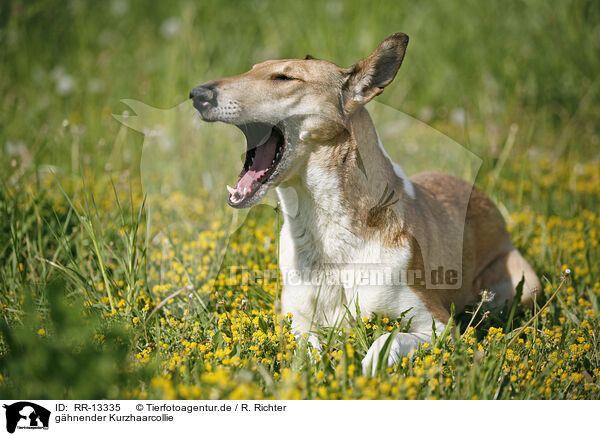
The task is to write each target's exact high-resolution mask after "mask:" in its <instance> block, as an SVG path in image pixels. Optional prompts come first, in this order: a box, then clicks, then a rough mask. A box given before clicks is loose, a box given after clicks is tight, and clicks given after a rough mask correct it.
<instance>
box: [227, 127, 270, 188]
mask: <svg viewBox="0 0 600 436" xmlns="http://www.w3.org/2000/svg"><path fill="white" fill-rule="evenodd" d="M276 151H277V136H276V135H271V136H269V138H268V139H267V142H265V143H264V144H263V145H260V146H258V147H256V152H255V154H254V162H252V166H251V167H250V168H249V169H248V171H246V173H245V174H244V175H243V176H242V177H241V178H240V179H239V180H238V182H237V183H236V184H235V191H237V192H238V193H239V194H241V196H244V195H246V193H248V192H251V191H252V187H253V185H254V184H255V183H257V182H258V179H260V178H261V176H263V175H264V174H265V173H266V172H267V170H268V169H269V167H270V166H271V164H272V163H273V159H275V152H276Z"/></svg>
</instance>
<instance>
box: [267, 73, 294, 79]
mask: <svg viewBox="0 0 600 436" xmlns="http://www.w3.org/2000/svg"><path fill="white" fill-rule="evenodd" d="M271 79H272V80H281V81H289V80H297V79H296V78H294V77H290V76H286V75H285V74H274V75H273V76H272V77H271Z"/></svg>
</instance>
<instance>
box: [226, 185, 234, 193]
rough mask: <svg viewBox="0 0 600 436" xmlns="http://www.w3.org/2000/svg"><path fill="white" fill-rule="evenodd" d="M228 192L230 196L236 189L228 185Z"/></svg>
mask: <svg viewBox="0 0 600 436" xmlns="http://www.w3.org/2000/svg"><path fill="white" fill-rule="evenodd" d="M227 192H229V193H230V194H233V193H234V192H235V189H233V188H232V187H231V186H229V185H227Z"/></svg>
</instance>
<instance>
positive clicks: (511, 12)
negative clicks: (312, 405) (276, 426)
mask: <svg viewBox="0 0 600 436" xmlns="http://www.w3.org/2000/svg"><path fill="white" fill-rule="evenodd" d="M598 23H600V7H598V5H597V3H596V2H593V1H583V0H575V1H565V2H555V3H548V2H542V1H538V0H530V1H508V2H477V1H470V0H469V1H466V2H459V1H445V2H441V1H440V2H433V3H428V4H423V3H417V2H408V1H406V2H397V1H386V2H378V4H377V7H375V6H374V5H373V4H369V3H367V2H364V3H363V2H355V1H352V2H317V1H312V0H311V1H308V2H289V3H282V2H242V1H233V2H216V1H203V2H192V1H185V0H181V1H178V2H169V3H166V2H165V3H154V2H153V3H151V4H150V3H147V2H142V1H126V0H115V1H112V2H109V3H108V4H103V3H100V2H83V1H70V2H67V4H66V5H65V4H64V2H58V1H45V2H17V1H7V2H3V3H2V5H0V42H1V44H2V48H3V49H2V51H0V105H1V108H2V110H1V111H0V139H1V141H0V156H1V157H2V158H1V159H0V174H1V175H2V177H1V180H2V184H1V185H0V235H1V236H0V323H1V325H2V327H1V335H2V336H1V337H0V395H1V396H2V397H5V398H6V397H12V398H17V397H18V398H122V397H140V398H146V397H156V398H263V397H274V398H447V399H450V398H453V399H459V398H460V399H464V398H474V397H475V398H482V399H483V398H486V399H487V398H489V399H491V398H503V399H506V398H527V399H534V398H588V399H591V398H598V397H599V394H598V388H599V386H600V361H599V360H600V358H599V354H598V351H599V348H600V343H599V335H600V328H599V327H600V315H599V314H600V298H599V297H600V266H599V265H600V264H599V263H598V260H599V258H600V256H599V254H600V248H599V247H598V239H599V237H600V208H599V206H598V204H599V201H600V147H599V144H600V136H599V135H600V123H598V119H599V117H600V104H599V103H600V96H599V92H600V79H599V73H598V71H600V58H598V56H597V54H598V53H599V52H600V27H599V24H598ZM398 31H402V32H405V33H407V34H408V35H409V36H410V38H411V41H410V44H409V47H408V50H407V55H406V58H405V61H404V65H403V66H402V68H401V70H400V73H399V75H398V77H397V78H396V80H395V82H394V83H393V84H392V85H391V86H390V87H389V88H388V89H386V91H385V93H383V94H382V95H381V97H378V101H379V102H382V103H385V104H386V105H387V106H389V107H391V108H393V109H394V110H391V109H389V108H387V109H385V108H383V107H382V106H377V105H376V104H372V112H373V113H376V114H379V115H378V116H377V117H376V121H377V120H379V121H380V122H381V123H382V125H380V126H379V127H383V128H382V130H386V131H388V133H387V134H385V133H382V136H383V139H384V140H383V142H384V144H385V145H386V148H388V150H389V152H390V154H391V155H392V156H393V157H394V158H395V159H396V160H397V161H399V163H400V164H401V165H402V166H403V167H404V168H405V169H407V171H409V172H414V171H416V170H417V169H425V168H427V165H428V164H429V163H430V164H431V165H433V166H435V167H436V168H437V167H444V165H446V166H448V167H449V168H448V169H449V170H451V171H455V172H457V173H461V171H466V172H465V173H464V174H466V176H467V177H468V176H470V177H473V178H475V180H476V184H477V185H478V186H479V187H481V188H482V189H484V190H485V191H486V192H487V193H488V194H489V195H490V196H492V198H493V199H494V200H495V201H496V203H497V204H498V205H499V207H500V210H501V211H502V212H503V214H504V215H505V217H506V219H507V221H508V224H509V230H510V232H511V235H512V236H513V240H514V241H515V244H516V245H517V246H518V248H519V249H520V250H521V251H522V252H523V254H524V255H525V257H526V258H527V259H528V260H529V261H530V262H531V264H532V265H533V266H534V268H535V269H536V271H538V273H539V275H540V277H541V279H542V283H543V284H544V286H545V287H546V289H545V292H544V293H543V295H540V297H539V301H537V302H536V308H535V309H534V310H528V309H525V308H523V307H521V306H514V307H511V308H506V310H505V311H504V312H503V313H502V314H500V315H488V314H486V309H485V306H483V307H482V308H480V310H479V311H477V314H476V315H475V316H473V315H472V314H471V313H462V314H458V313H457V314H456V317H455V322H456V324H457V326H458V328H457V329H455V330H454V331H452V332H450V331H446V332H444V333H442V332H438V336H440V337H439V338H438V339H437V340H436V341H435V342H434V343H432V344H429V345H428V347H426V348H425V347H424V348H422V349H421V350H420V351H419V352H418V354H417V356H415V357H414V358H413V359H405V360H404V361H402V362H400V363H399V364H398V365H396V366H395V367H394V368H392V369H390V370H385V369H384V368H382V369H381V371H380V372H379V374H378V375H377V377H376V378H374V379H369V378H364V377H362V376H361V375H360V361H361V359H362V357H363V356H364V355H365V353H366V351H367V349H368V346H369V344H370V343H371V342H372V341H373V340H374V339H375V338H376V337H377V336H379V335H380V334H381V332H382V331H384V330H387V329H392V331H398V330H402V329H403V328H405V327H406V323H405V322H406V321H407V320H408V319H409V318H410V313H408V314H406V316H405V319H404V320H386V319H366V320H364V321H363V320H359V321H358V322H357V324H356V325H355V326H354V327H353V328H351V329H348V330H339V329H328V330H324V331H322V332H321V333H322V338H321V339H322V341H323V343H324V344H325V350H324V352H323V353H322V354H321V355H320V356H315V355H314V351H312V350H310V349H307V347H306V344H305V343H304V341H302V340H300V341H298V342H296V340H295V339H294V338H293V335H291V333H290V331H289V326H290V323H289V318H288V317H287V316H286V315H285V314H283V315H277V314H276V307H277V305H278V299H279V295H280V286H279V281H278V276H277V274H276V273H273V274H271V275H269V276H268V277H262V276H261V274H260V273H259V271H264V270H268V271H271V272H273V271H276V268H277V266H276V254H277V229H278V227H279V226H280V225H281V217H278V216H277V214H276V212H275V211H274V210H273V208H272V207H270V206H260V207H257V208H255V209H253V210H252V211H251V212H249V214H248V215H246V214H242V215H241V216H239V217H237V219H238V221H234V218H236V216H235V215H234V214H233V211H232V209H229V208H227V207H226V205H225V201H224V195H223V194H224V192H225V189H224V186H225V184H226V183H228V182H229V183H230V182H231V180H232V179H233V177H234V174H235V172H236V171H237V168H238V166H239V153H240V150H241V144H242V143H241V141H242V139H241V137H240V136H239V134H238V133H237V132H234V131H232V130H231V129H230V128H229V127H228V126H222V125H216V124H215V125H207V124H203V125H198V124H194V122H195V121H192V120H195V116H194V113H193V111H192V110H191V107H190V105H189V103H188V102H186V101H185V100H186V98H187V94H188V92H189V90H190V89H191V88H192V87H194V86H196V85H198V84H200V83H203V82H204V81H207V80H210V79H213V78H216V77H220V76H224V75H232V74H236V73H239V72H242V71H245V70H247V69H249V68H250V67H251V66H252V64H254V63H256V62H258V61H260V60H264V59H270V58H285V57H303V56H304V55H305V54H306V53H310V54H311V55H313V56H315V57H318V58H324V59H329V60H332V61H334V62H336V63H338V64H339V65H342V66H349V65H351V64H352V63H354V62H355V61H357V60H358V59H359V58H361V57H364V56H366V55H367V54H369V53H370V52H371V51H372V50H373V48H374V47H375V46H376V45H377V43H378V42H379V41H380V40H382V39H383V38H385V37H386V36H388V35H389V34H391V33H395V32H398ZM122 99H132V100H134V101H133V102H131V101H128V102H127V104H124V103H122V102H121V100H122ZM135 101H140V102H142V103H144V104H145V105H148V106H143V105H140V104H139V103H135ZM179 104H181V105H180V106H177V107H176V105H179ZM156 108H162V109H156ZM125 111H127V112H128V114H129V115H128V117H127V118H122V119H121V120H122V123H119V122H118V121H117V119H115V117H113V114H118V115H123V113H124V112H125ZM398 111H402V112H404V113H405V114H408V115H410V116H412V117H415V118H417V119H419V120H422V121H423V122H425V123H427V124H428V125H429V126H431V127H432V128H434V129H436V130H437V131H438V132H441V133H442V134H444V135H447V136H448V137H449V138H452V140H453V141H454V142H452V141H450V140H449V139H448V138H444V137H443V136H441V135H440V134H438V133H435V131H434V130H432V129H429V128H427V127H425V126H423V125H421V124H419V123H417V122H415V121H411V120H410V118H409V117H407V116H406V115H403V114H400V113H399V112H398ZM395 123H400V124H402V125H403V126H408V128H406V129H405V132H404V134H405V136H400V138H401V140H400V141H398V140H397V139H396V141H397V142H394V141H395V138H398V136H397V130H394V129H393V127H394V125H395ZM130 127H131V128H130ZM387 127H390V128H389V129H388V128H387ZM144 128H149V129H154V130H156V129H158V128H162V129H163V132H164V134H163V135H162V136H160V135H159V136H149V135H146V136H144V135H143V134H142V133H140V131H142V130H143V129H144ZM423 132H424V135H423ZM165 138H166V139H167V140H168V143H167V146H166V147H165V143H164V142H161V141H164V140H165ZM402 139H403V140H402ZM409 139H410V140H411V141H412V140H415V141H416V144H417V147H418V150H419V152H420V156H425V157H426V158H427V159H425V160H423V161H419V160H418V159H417V155H418V154H419V153H416V154H415V155H414V156H413V155H411V154H410V147H408V148H403V147H406V146H408V145H410V144H407V143H408V142H410V141H409ZM426 141H430V142H431V144H429V143H427V142H426ZM440 144H441V145H440ZM457 144H460V145H461V146H462V147H464V149H463V148H462V147H458V145H457ZM440 146H441V147H445V146H447V147H448V149H447V151H442V152H441V153H434V152H433V151H432V150H436V149H435V148H433V147H440ZM452 147H454V148H452ZM465 149H466V150H469V151H471V152H472V153H474V154H475V155H476V156H478V157H480V158H481V167H480V169H479V171H472V169H473V168H472V167H470V166H469V165H470V164H469V165H467V164H461V165H457V162H460V156H461V154H460V152H463V151H464V150H465ZM455 151H456V152H457V153H458V154H456V156H455V157H453V158H452V159H447V160H446V161H443V162H442V161H441V160H440V159H433V162H431V160H432V159H430V156H432V155H433V156H436V157H440V156H442V155H443V156H444V157H446V156H450V155H452V153H453V152H455ZM452 156H454V155H452ZM428 159H429V160H428ZM475 160H476V161H477V162H476V163H477V164H478V163H479V161H478V160H477V159H475ZM469 171H470V172H469ZM475 176H476V177H475ZM239 223H244V227H243V228H242V229H241V230H238V231H235V230H236V229H237V228H238V225H239ZM230 233H233V234H232V236H231V237H229V235H230ZM236 267H237V269H235V268H236ZM565 267H568V268H570V269H571V271H572V274H571V275H570V277H569V278H568V279H567V281H566V282H565V283H564V285H563V286H562V287H561V288H560V290H559V291H558V293H557V294H556V297H554V298H553V299H552V300H551V301H550V302H549V304H548V305H547V308H546V309H545V310H544V311H543V312H542V313H541V314H539V313H538V311H539V309H540V308H541V307H542V306H544V304H546V303H547V302H548V300H549V299H550V297H551V295H552V294H553V293H554V292H555V291H556V289H558V288H559V286H560V284H561V282H562V280H563V279H562V276H563V270H564V268H565ZM232 268H234V269H232ZM179 290H181V291H182V292H180V293H178V294H177V295H175V296H173V297H171V298H168V297H169V296H170V295H172V294H173V293H175V292H177V291H179ZM476 308H477V305H475V307H473V308H471V309H470V311H471V312H474V311H475V310H476ZM530 320H532V321H531V322H530V324H529V326H528V327H529V328H528V329H527V330H525V331H522V330H519V328H520V327H523V326H525V325H526V323H528V322H529V321H530ZM400 321H404V322H400ZM469 324H471V325H472V326H477V328H476V329H474V330H471V329H468V330H467V329H466V327H467V325H469ZM499 328H502V331H499V330H498V329H499ZM519 332H520V336H519V337H518V338H515V335H516V334H517V333H519Z"/></svg>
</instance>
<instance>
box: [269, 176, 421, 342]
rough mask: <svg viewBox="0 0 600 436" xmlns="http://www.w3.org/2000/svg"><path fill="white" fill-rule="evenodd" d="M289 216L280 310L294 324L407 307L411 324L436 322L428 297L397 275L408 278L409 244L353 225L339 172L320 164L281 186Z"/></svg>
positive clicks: (333, 322) (393, 313)
mask: <svg viewBox="0 0 600 436" xmlns="http://www.w3.org/2000/svg"><path fill="white" fill-rule="evenodd" d="M277 194H278V195H279V198H280V202H281V205H282V211H283V214H284V224H283V227H282V230H281V235H280V255H279V266H280V269H281V273H282V278H283V294H282V301H281V303H282V310H283V313H288V312H290V313H292V315H293V327H294V329H295V330H296V331H298V332H308V331H311V330H314V329H315V327H317V326H347V325H348V324H349V323H351V322H352V320H353V318H355V317H356V316H357V311H356V306H357V303H358V308H359V310H360V314H361V316H371V315H372V314H378V315H381V316H387V317H389V318H396V317H399V316H400V314H401V313H402V312H404V311H406V310H408V309H411V310H410V312H409V313H408V316H409V317H413V319H412V322H411V327H412V328H413V329H415V330H420V331H423V329H425V330H429V329H430V328H431V322H432V317H431V314H430V313H429V311H428V310H427V309H426V307H425V306H424V304H423V302H422V301H421V300H420V299H419V298H418V297H417V295H416V294H414V293H413V292H412V291H411V289H410V288H409V287H408V286H407V285H406V283H402V282H401V280H399V279H400V278H402V277H406V274H405V273H406V268H407V265H408V262H409V259H410V249H409V247H398V248H393V249H386V248H384V247H383V246H382V245H381V244H378V243H376V242H373V241H365V240H363V239H362V238H361V237H359V236H357V235H355V234H354V233H353V232H352V231H351V228H350V223H349V218H348V214H347V213H346V212H345V210H344V208H343V205H342V201H341V193H340V186H339V180H338V178H337V177H336V175H335V174H332V173H330V172H326V171H324V170H322V169H319V168H318V167H315V168H311V169H308V170H307V171H306V173H305V174H304V175H303V177H301V178H300V177H298V178H295V179H294V180H293V181H291V182H288V183H286V184H283V185H282V186H280V187H279V188H277Z"/></svg>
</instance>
